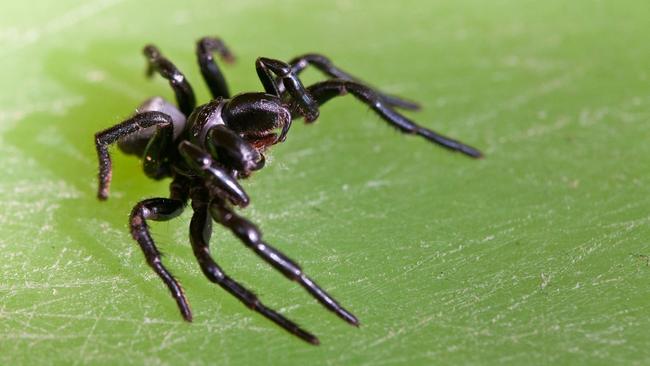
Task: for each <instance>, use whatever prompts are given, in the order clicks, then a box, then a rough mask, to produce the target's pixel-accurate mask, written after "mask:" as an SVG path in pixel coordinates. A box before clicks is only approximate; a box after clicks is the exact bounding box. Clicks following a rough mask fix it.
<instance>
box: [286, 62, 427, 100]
mask: <svg viewBox="0 0 650 366" xmlns="http://www.w3.org/2000/svg"><path fill="white" fill-rule="evenodd" d="M289 65H290V66H291V71H292V72H293V73H294V74H295V75H299V74H300V73H301V72H302V71H303V70H304V69H305V68H307V66H309V65H311V66H314V67H315V68H317V69H318V70H320V71H321V72H322V73H324V74H325V75H327V76H329V77H330V78H334V79H343V80H349V81H356V82H357V83H359V84H364V85H367V83H364V82H362V81H361V80H360V79H359V78H357V77H355V76H352V75H350V74H349V73H347V72H345V71H343V70H341V69H339V68H338V67H336V66H335V65H334V64H333V63H332V61H330V59H329V58H327V57H325V56H323V55H321V54H317V53H308V54H304V55H301V56H298V57H296V58H294V59H292V60H291V61H289ZM373 90H374V91H375V93H376V94H377V95H378V96H380V97H381V99H383V100H384V102H385V103H386V104H388V105H389V106H391V107H396V108H402V109H408V110H418V109H420V105H419V104H418V103H416V102H413V101H410V100H406V99H403V98H400V97H397V96H394V95H390V94H385V93H382V92H380V91H378V90H377V89H375V88H373Z"/></svg>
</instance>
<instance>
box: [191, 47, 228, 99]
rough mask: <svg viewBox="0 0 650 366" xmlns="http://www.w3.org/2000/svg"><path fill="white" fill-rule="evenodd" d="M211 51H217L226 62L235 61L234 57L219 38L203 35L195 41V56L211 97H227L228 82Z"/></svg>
mask: <svg viewBox="0 0 650 366" xmlns="http://www.w3.org/2000/svg"><path fill="white" fill-rule="evenodd" d="M213 52H216V53H218V54H219V56H221V59H222V60H223V61H224V62H226V63H233V62H235V57H234V56H233V54H232V53H231V52H230V50H229V49H228V47H226V45H225V44H224V43H223V41H222V40H221V39H219V38H214V37H203V38H201V39H200V40H199V41H198V42H197V43H196V56H197V58H198V61H199V67H200V68H201V74H202V75H203V79H204V80H205V83H206V84H207V85H208V89H210V93H211V94H212V97H213V98H214V99H217V98H218V97H222V98H225V99H228V98H230V92H229V91H228V84H227V83H226V79H225V78H224V76H223V74H222V73H221V70H220V69H219V66H217V64H216V62H214V57H213Z"/></svg>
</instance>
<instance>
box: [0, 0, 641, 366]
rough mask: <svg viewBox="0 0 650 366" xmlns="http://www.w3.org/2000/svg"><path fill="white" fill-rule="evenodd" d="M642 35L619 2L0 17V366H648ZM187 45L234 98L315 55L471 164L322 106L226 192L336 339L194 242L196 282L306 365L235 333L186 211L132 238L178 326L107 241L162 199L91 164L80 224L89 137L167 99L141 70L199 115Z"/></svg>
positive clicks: (132, 166) (349, 110) (48, 11)
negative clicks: (214, 267) (198, 51)
mask: <svg viewBox="0 0 650 366" xmlns="http://www.w3.org/2000/svg"><path fill="white" fill-rule="evenodd" d="M649 19H650V6H648V3H647V1H645V0H639V1H571V2H569V1H514V0H513V1H479V0H475V1H469V0H468V1H447V2H440V1H435V2H433V1H399V2H398V1H395V2H376V1H345V0H340V1H332V2H325V1H323V2H316V1H314V2H298V1H281V2H276V3H273V4H272V3H270V2H268V3H262V2H254V1H232V2H225V1H203V2H199V1H190V2H187V4H184V5H181V4H180V2H173V1H142V2H139V1H138V2H136V1H132V2H128V1H119V0H101V1H88V2H84V1H79V0H61V1H56V2H54V1H38V2H27V1H24V2H4V3H3V4H2V6H1V11H0V80H2V87H1V88H0V203H1V205H2V207H1V208H0V253H1V254H0V256H1V258H2V260H1V261H0V364H7V365H8V364H28V363H29V364H50V363H54V364H89V363H91V364H129V363H133V364H209V363H217V364H244V363H246V364H253V363H257V364H265V363H276V364H280V363H282V364H289V365H292V364H302V365H310V364H331V365H333V364H366V365H384V364H391V365H392V364H412V365H415V364H448V365H458V364H494V365H497V364H515V365H520V364H524V363H527V364H541V365H544V364H546V365H549V364H554V365H555V364H572V365H575V364H603V365H611V364H612V363H618V364H626V365H632V364H639V365H640V364H648V363H650V351H649V350H648V345H649V344H650V331H649V328H650V306H649V305H648V303H649V301H650V281H649V279H650V266H649V263H650V257H648V256H649V255H650V249H649V248H648V238H649V237H650V230H649V229H648V224H649V222H650V215H649V212H650V199H649V198H648V187H649V186H650V172H649V170H648V162H649V158H648V153H650V141H649V139H648V137H649V136H648V135H649V134H648V131H649V130H650V128H649V127H648V121H649V120H650V76H649V73H650V67H649V65H650V52H649V51H650V42H648V40H649V36H650V21H648V20H649ZM203 35H219V36H221V37H223V38H224V39H225V40H226V42H227V43H228V44H229V45H230V46H231V48H232V50H233V51H234V52H235V53H236V55H237V56H238V63H237V64H236V65H234V66H228V67H224V71H225V73H226V75H227V78H228V80H229V82H230V85H231V89H232V90H233V91H235V92H238V91H250V90H260V89H261V88H260V84H259V81H258V80H257V79H256V75H255V71H254V67H253V63H254V60H255V58H256V57H258V56H261V55H264V56H268V57H275V58H282V59H289V58H291V57H293V56H295V55H297V54H300V53H304V52H308V51H318V52H322V53H324V54H327V55H328V56H330V57H331V58H332V59H333V60H334V61H335V62H336V63H337V64H338V65H340V66H341V67H342V68H344V69H345V70H348V71H350V72H352V73H354V74H357V75H358V76H360V77H361V78H363V79H365V80H367V81H370V82H372V83H373V84H374V85H376V86H378V87H381V88H382V89H383V90H385V91H388V92H391V93H395V94H399V95H404V96H408V97H410V98H413V99H416V100H419V101H421V102H422V103H423V105H424V109H423V110H422V111H421V112H419V113H417V114H409V116H412V117H413V118H414V119H416V120H418V121H420V122H421V123H422V124H424V125H426V126H429V127H431V128H434V129H436V130H438V131H440V132H444V133H446V134H448V135H450V136H454V137H457V138H459V139H461V140H463V141H466V142H468V143H471V144H473V145H475V146H477V147H479V148H481V149H482V150H483V151H484V152H485V153H486V158H485V159H483V160H480V161H474V160H471V159H467V158H465V157H463V156H461V155H459V154H452V153H449V152H446V151H444V150H442V149H440V148H437V147H434V146H431V145H430V144H427V143H426V142H425V141H423V140H422V139H418V138H415V137H405V136H401V135H400V134H399V133H397V132H395V130H393V129H391V128H389V127H387V126H386V125H385V123H383V122H382V121H381V120H379V119H378V118H377V117H376V116H375V115H374V114H373V113H372V112H371V111H370V110H369V109H368V108H367V107H365V106H363V105H361V104H359V103H357V102H355V101H354V99H353V98H351V97H348V98H342V99H340V100H336V101H333V102H331V104H328V105H327V106H326V107H324V108H323V109H322V113H321V118H320V119H319V121H318V123H317V124H316V125H314V126H304V125H303V124H302V123H296V125H295V126H294V128H293V129H292V131H291V133H290V135H289V138H288V140H287V142H286V143H285V144H283V145H281V146H276V147H275V148H274V149H273V151H272V153H271V154H270V156H269V159H268V160H269V164H268V166H267V168H265V169H264V170H263V171H261V172H259V173H257V174H256V175H255V176H254V177H253V178H252V179H250V180H248V181H247V182H245V187H246V189H247V190H248V192H249V193H250V196H251V197H252V204H251V206H250V208H248V209H247V210H246V211H245V212H244V213H245V214H246V215H247V216H249V217H250V218H251V219H252V220H254V221H255V222H257V223H258V224H259V225H260V226H261V228H262V229H263V231H264V233H265V236H266V238H267V240H268V241H269V242H270V243H272V244H274V245H275V246H277V247H278V248H280V249H281V250H283V251H285V252H286V253H287V254H288V255H289V256H291V257H293V258H295V259H296V260H298V261H299V262H300V263H301V264H302V265H303V267H304V268H305V270H306V271H307V272H308V273H309V274H310V275H311V276H312V277H313V278H315V279H316V280H317V281H318V282H319V283H320V284H321V285H323V287H325V288H327V289H328V290H330V291H331V293H332V294H333V295H334V296H335V297H336V298H337V299H339V300H340V301H341V302H342V303H343V304H344V305H346V306H347V307H348V308H349V309H351V310H352V311H353V312H354V313H355V314H356V315H357V316H358V317H359V318H360V320H361V322H362V327H361V328H360V329H355V328H354V327H350V326H348V325H346V324H345V323H343V322H342V321H340V320H339V319H337V318H336V317H335V316H333V315H332V314H330V313H328V312H327V311H325V310H323V309H322V308H321V307H320V306H319V305H318V304H317V303H316V302H315V301H314V300H312V299H311V298H310V297H309V296H308V295H307V294H306V293H305V292H304V291H303V290H302V289H301V288H299V286H297V285H296V284H295V283H291V282H289V281H286V280H285V279H284V277H283V276H282V275H280V274H278V273H276V272H274V271H273V270H272V269H270V268H269V267H268V266H267V265H265V264H264V263H262V262H261V261H260V260H259V259H258V258H257V257H256V256H255V255H254V254H253V253H251V252H250V251H248V250H247V249H246V248H244V247H243V246H242V245H241V244H240V243H239V242H237V241H236V240H235V239H234V238H233V237H232V236H231V235H230V234H229V233H227V232H226V231H225V230H222V229H221V228H219V227H217V226H215V235H214V237H213V240H212V244H213V247H214V251H215V256H216V257H217V259H218V261H219V262H220V263H221V264H222V266H223V267H224V268H225V269H226V270H227V271H228V272H229V273H230V274H231V275H232V276H233V277H235V278H238V279H240V280H241V281H242V282H243V283H245V284H246V285H247V286H249V287H250V288H252V289H254V290H255V291H256V292H257V293H258V294H259V295H260V297H261V298H262V299H263V301H265V302H266V303H267V304H268V305H269V306H272V307H275V308H277V309H279V310H280V311H281V312H282V313H284V314H286V315H287V316H289V317H290V318H292V319H294V320H296V321H297V322H299V323H300V324H302V325H304V326H305V327H306V328H307V329H309V330H310V331H312V332H314V333H315V334H317V335H318V336H319V337H320V339H321V342H322V345H321V346H320V347H312V346H309V345H307V344H304V343H303V342H300V341H299V340H297V339H295V338H293V337H292V336H290V335H288V334H286V333H285V332H283V331H282V330H280V329H279V328H277V327H276V326H274V325H273V324H271V323H270V322H269V321H267V320H265V319H263V318H262V317H261V316H259V315H257V314H255V313H253V312H251V311H249V310H247V309H246V308H245V307H243V306H242V305H241V304H240V303H239V302H237V300H235V299H234V298H232V297H231V296H230V295H228V294H226V293H225V292H224V291H223V290H221V289H220V288H218V287H216V286H214V285H213V284H211V283H209V282H208V281H207V280H206V279H204V278H203V275H202V274H201V272H200V270H199V267H198V265H197V264H196V261H195V259H194V258H193V256H192V253H191V250H190V248H189V244H188V240H187V228H188V223H189V213H187V212H186V213H185V214H184V215H183V216H182V217H181V218H180V219H177V220H175V221H171V222H166V223H159V224H153V231H154V234H155V237H156V238H157V240H158V242H159V245H160V246H161V248H162V249H163V250H164V252H165V254H166V257H165V259H164V260H165V261H166V263H167V264H168V266H169V267H170V269H171V270H172V271H173V272H174V273H175V274H176V275H177V276H178V277H179V278H180V279H181V281H182V282H183V284H184V287H185V289H186V292H187V295H188V297H189V299H190V301H191V304H192V306H193V310H194V314H195V322H194V323H193V324H187V323H184V322H183V321H182V320H181V318H180V316H179V314H178V311H177V309H176V307H175V304H174V302H173V301H172V300H171V299H170V297H169V295H168V293H167V290H166V289H165V288H164V286H163V285H162V283H161V282H160V281H159V280H158V279H157V278H156V277H155V275H154V274H153V273H152V271H151V270H150V269H149V268H148V267H147V265H146V264H145V261H144V260H143V256H142V254H141V253H140V251H139V249H138V248H137V245H135V243H134V242H133V241H132V239H131V238H130V236H129V233H128V230H127V225H126V223H127V217H128V213H129V212H130V209H131V207H132V205H133V204H134V203H135V202H136V201H138V200H139V199H142V198H145V197H152V196H164V195H165V194H166V191H167V183H166V182H153V181H150V180H148V179H147V178H145V176H144V174H143V173H142V170H141V167H140V163H139V162H138V161H137V159H132V158H130V157H126V156H124V155H121V154H119V153H118V152H117V150H115V153H114V156H115V168H116V169H115V172H114V180H113V182H114V184H113V195H112V197H111V199H110V200H109V201H108V202H106V203H99V202H97V201H96V200H95V185H96V180H95V179H96V178H95V175H96V169H97V167H96V166H97V162H96V158H95V153H94V148H93V145H92V142H93V138H92V136H93V133H94V132H96V131H98V130H100V129H103V128H106V127H108V126H111V125H112V124H115V123H117V122H119V121H120V120H121V119H123V118H125V117H126V116H128V115H129V114H130V113H132V111H133V110H134V108H135V107H136V106H137V105H138V104H139V103H140V102H141V101H142V100H144V99H145V98H147V97H149V96H152V95H163V96H166V97H168V98H170V97H171V95H172V93H171V92H170V90H169V88H168V87H167V85H166V83H165V82H164V81H163V80H161V79H160V78H156V79H155V80H153V81H149V80H146V79H145V78H144V75H143V74H144V59H143V57H142V55H141V48H142V46H143V45H144V44H145V43H148V42H154V43H156V44H157V45H158V46H159V47H160V48H161V49H162V50H163V52H165V54H166V55H168V56H169V57H170V58H171V59H172V60H174V61H175V62H176V64H177V65H178V66H179V67H180V68H181V69H182V70H183V71H184V72H185V74H186V75H187V76H188V77H189V79H190V80H191V81H192V82H193V85H194V87H195V90H196V91H197V94H198V98H199V100H201V101H205V100H207V97H208V96H207V92H206V88H205V86H204V84H203V83H202V81H201V79H200V74H199V72H198V69H197V67H196V62H195V60H194V41H195V40H196V39H198V38H199V37H200V36H203ZM319 78H320V76H319V75H318V74H317V73H315V72H309V73H306V74H305V80H306V81H307V82H313V81H316V80H318V79H319Z"/></svg>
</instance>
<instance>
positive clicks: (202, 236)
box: [190, 200, 319, 345]
mask: <svg viewBox="0 0 650 366" xmlns="http://www.w3.org/2000/svg"><path fill="white" fill-rule="evenodd" d="M192 207H193V209H194V215H193V216H192V221H191V222H190V241H191V243H192V250H193V251H194V255H195V256H196V259H197V260H198V262H199V265H200V266H201V270H202V271H203V274H205V276H206V277H207V278H208V279H209V280H210V281H211V282H213V283H215V284H217V285H219V286H221V287H222V288H223V289H224V290H226V291H228V292H229V293H230V294H231V295H233V296H235V297H236V298H237V299H238V300H239V301H241V302H242V303H244V305H246V306H247V307H249V308H251V309H252V310H254V311H256V312H258V313H260V314H261V315H263V316H264V317H266V318H267V319H269V320H271V321H272V322H274V323H276V324H277V325H279V326H280V327H282V328H284V329H285V330H286V331H288V332H289V333H292V334H294V335H296V336H297V337H299V338H300V339H302V340H304V341H306V342H309V343H311V344H315V345H317V344H319V341H318V338H316V336H314V335H312V334H311V333H309V332H307V331H305V330H303V329H302V328H300V326H298V325H297V324H296V323H294V322H292V321H291V320H289V319H287V318H285V317H284V316H282V315H281V314H279V313H277V312H276V311H274V310H273V309H269V308H267V307H266V306H265V305H264V304H262V302H260V301H259V300H258V298H257V296H255V294H254V293H252V292H251V291H250V290H248V289H246V288H245V287H244V286H242V285H241V284H239V283H238V282H237V281H235V280H233V279H232V278H230V277H229V276H228V275H227V274H226V273H225V272H224V271H223V270H222V269H221V267H219V265H218V264H217V263H216V262H215V261H214V259H212V256H210V248H209V242H210V236H211V233H212V219H211V218H210V215H208V210H207V204H206V203H205V201H203V200H200V201H199V200H193V201H192Z"/></svg>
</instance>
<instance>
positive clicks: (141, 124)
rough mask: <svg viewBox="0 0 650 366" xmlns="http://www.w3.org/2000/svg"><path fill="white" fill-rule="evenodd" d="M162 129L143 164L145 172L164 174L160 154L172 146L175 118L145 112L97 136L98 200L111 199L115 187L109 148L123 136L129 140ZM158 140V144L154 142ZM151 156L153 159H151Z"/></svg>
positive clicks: (147, 151) (159, 113)
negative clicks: (111, 187) (151, 128)
mask: <svg viewBox="0 0 650 366" xmlns="http://www.w3.org/2000/svg"><path fill="white" fill-rule="evenodd" d="M154 126H156V127H158V131H156V134H155V135H154V136H155V137H154V139H152V142H150V143H149V145H148V146H147V149H146V150H145V159H143V164H144V167H145V172H147V173H148V174H149V173H154V172H160V171H161V169H162V164H163V162H162V161H161V159H160V157H159V155H160V154H161V153H162V152H163V151H164V149H163V148H162V147H161V145H164V144H167V143H169V140H170V139H171V136H172V135H173V126H174V125H173V123H172V119H171V117H169V116H168V115H167V114H165V113H162V112H153V111H152V112H142V113H139V114H136V115H135V116H133V117H131V118H129V119H127V120H126V121H124V122H122V123H120V124H118V125H115V126H113V127H110V128H108V129H106V130H104V131H100V132H98V133H97V134H95V147H96V149H97V157H98V158H99V187H98V189H97V197H98V198H99V199H100V200H105V199H107V198H108V193H109V189H110V184H111V171H112V166H111V165H112V164H111V157H110V155H109V153H108V147H109V145H111V144H113V143H115V142H116V141H117V140H118V139H120V138H121V137H125V136H128V135H131V134H134V133H137V132H140V131H142V130H144V129H146V128H150V127H154ZM154 140H155V143H154ZM147 157H148V158H149V159H147Z"/></svg>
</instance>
